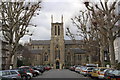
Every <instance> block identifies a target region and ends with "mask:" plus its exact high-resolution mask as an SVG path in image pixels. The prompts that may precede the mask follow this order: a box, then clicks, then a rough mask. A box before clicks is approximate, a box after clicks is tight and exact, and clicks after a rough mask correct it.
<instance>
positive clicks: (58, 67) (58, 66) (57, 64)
mask: <svg viewBox="0 0 120 80" xmlns="http://www.w3.org/2000/svg"><path fill="white" fill-rule="evenodd" d="M56 69H60V63H59V61H56Z"/></svg>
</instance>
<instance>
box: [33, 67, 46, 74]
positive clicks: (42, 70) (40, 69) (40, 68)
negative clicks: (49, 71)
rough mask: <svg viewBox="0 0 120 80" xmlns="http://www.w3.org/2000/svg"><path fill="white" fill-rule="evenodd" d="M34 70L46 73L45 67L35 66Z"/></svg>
mask: <svg viewBox="0 0 120 80" xmlns="http://www.w3.org/2000/svg"><path fill="white" fill-rule="evenodd" d="M32 69H34V70H38V71H39V72H40V73H43V72H44V71H45V69H44V67H42V66H34V67H32Z"/></svg>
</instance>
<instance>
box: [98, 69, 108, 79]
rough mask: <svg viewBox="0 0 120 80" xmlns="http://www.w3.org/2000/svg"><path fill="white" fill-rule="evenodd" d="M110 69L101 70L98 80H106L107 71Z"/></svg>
mask: <svg viewBox="0 0 120 80" xmlns="http://www.w3.org/2000/svg"><path fill="white" fill-rule="evenodd" d="M107 70H108V69H105V68H103V69H100V71H99V72H98V78H99V79H104V78H105V72H106V71H107Z"/></svg>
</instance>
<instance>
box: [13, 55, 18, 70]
mask: <svg viewBox="0 0 120 80" xmlns="http://www.w3.org/2000/svg"><path fill="white" fill-rule="evenodd" d="M16 67H17V53H15V54H14V59H13V68H14V69H15V68H16Z"/></svg>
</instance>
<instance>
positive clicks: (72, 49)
mask: <svg viewBox="0 0 120 80" xmlns="http://www.w3.org/2000/svg"><path fill="white" fill-rule="evenodd" d="M70 51H73V52H74V53H75V54H84V53H86V51H85V50H83V49H80V48H70Z"/></svg>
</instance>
